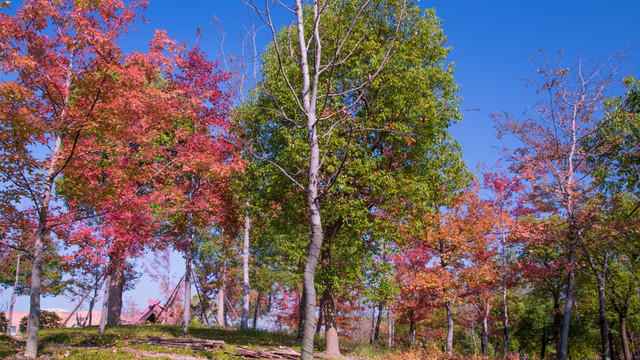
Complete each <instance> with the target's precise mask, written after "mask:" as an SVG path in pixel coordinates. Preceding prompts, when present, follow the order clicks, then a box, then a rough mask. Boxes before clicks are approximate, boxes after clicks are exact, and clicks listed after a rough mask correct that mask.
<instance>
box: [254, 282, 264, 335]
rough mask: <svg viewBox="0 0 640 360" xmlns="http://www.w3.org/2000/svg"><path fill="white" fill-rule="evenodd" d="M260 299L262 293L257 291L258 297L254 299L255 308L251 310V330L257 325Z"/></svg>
mask: <svg viewBox="0 0 640 360" xmlns="http://www.w3.org/2000/svg"><path fill="white" fill-rule="evenodd" d="M260 300H262V293H261V292H260V291H258V298H257V299H256V309H255V310H254V312H253V330H255V329H256V328H257V326H258V312H259V311H260Z"/></svg>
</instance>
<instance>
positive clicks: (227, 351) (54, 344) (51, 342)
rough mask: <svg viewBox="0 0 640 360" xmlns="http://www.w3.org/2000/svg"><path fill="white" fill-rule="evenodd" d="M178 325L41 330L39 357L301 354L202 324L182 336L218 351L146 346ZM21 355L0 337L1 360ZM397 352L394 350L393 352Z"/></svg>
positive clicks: (277, 336)
mask: <svg viewBox="0 0 640 360" xmlns="http://www.w3.org/2000/svg"><path fill="white" fill-rule="evenodd" d="M179 333H180V328H179V325H160V324H157V325H135V326H118V327H114V328H109V329H107V330H106V331H105V333H104V334H102V335H100V334H98V329H97V328H95V327H88V328H64V329H43V330H41V331H40V345H39V355H40V358H44V359H88V360H92V359H96V360H97V359H109V360H120V359H141V358H150V357H153V359H170V360H176V359H181V358H182V359H190V358H191V359H195V357H201V358H202V357H204V358H208V359H239V357H237V356H235V355H234V354H235V348H236V347H237V346H242V347H245V348H255V347H261V348H267V349H268V348H270V347H278V346H286V347H290V348H293V349H296V350H300V345H299V343H298V341H297V340H296V338H295V335H289V334H284V333H271V332H266V331H255V330H239V329H236V328H217V327H206V326H202V325H193V326H190V327H189V331H188V335H187V337H191V338H200V339H212V340H223V341H224V342H225V345H224V347H223V349H222V350H207V351H196V350H190V349H176V348H167V347H163V346H160V345H151V344H148V343H146V341H147V340H148V338H149V337H151V336H157V337H163V338H175V337H179V335H180V334H179ZM316 344H317V345H319V346H318V348H317V350H316V351H323V349H322V344H323V341H322V339H320V338H317V339H316ZM341 345H342V346H341V347H342V348H343V353H344V354H345V355H347V356H349V357H350V358H356V359H372V360H373V359H388V358H389V357H391V356H392V355H393V352H394V350H390V349H387V348H386V347H384V346H381V347H374V346H370V345H368V344H350V343H348V342H343V343H341ZM21 351H24V341H18V340H16V339H13V338H11V337H8V336H0V358H2V359H6V358H12V357H14V356H16V354H17V353H18V352H21ZM396 351H397V350H396Z"/></svg>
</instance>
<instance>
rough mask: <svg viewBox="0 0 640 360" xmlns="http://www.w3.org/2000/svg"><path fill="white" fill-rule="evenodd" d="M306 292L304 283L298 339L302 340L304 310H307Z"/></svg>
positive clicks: (299, 310)
mask: <svg viewBox="0 0 640 360" xmlns="http://www.w3.org/2000/svg"><path fill="white" fill-rule="evenodd" d="M305 306H306V305H305V293H304V284H303V289H302V296H301V297H300V303H299V304H298V312H300V318H299V319H298V334H297V340H298V341H300V342H302V335H303V333H304V318H305V316H304V312H305Z"/></svg>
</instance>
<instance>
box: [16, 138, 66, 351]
mask: <svg viewBox="0 0 640 360" xmlns="http://www.w3.org/2000/svg"><path fill="white" fill-rule="evenodd" d="M55 137H56V140H55V142H56V145H55V148H54V150H53V153H52V155H51V160H50V162H49V167H48V169H47V181H46V185H45V192H44V197H43V200H42V203H41V204H40V212H39V214H38V228H37V230H36V236H35V241H34V244H33V261H32V263H31V288H30V289H31V291H30V299H29V321H28V323H27V344H26V347H25V351H24V356H25V357H26V358H29V359H35V358H36V357H37V356H38V329H39V327H40V294H41V289H40V287H41V286H42V257H43V254H44V240H45V236H46V233H47V232H48V229H47V221H48V220H49V205H50V203H51V196H52V192H53V184H54V182H55V177H56V171H55V168H54V167H55V163H56V160H57V159H58V154H59V153H60V150H61V149H62V136H61V135H60V134H56V135H55Z"/></svg>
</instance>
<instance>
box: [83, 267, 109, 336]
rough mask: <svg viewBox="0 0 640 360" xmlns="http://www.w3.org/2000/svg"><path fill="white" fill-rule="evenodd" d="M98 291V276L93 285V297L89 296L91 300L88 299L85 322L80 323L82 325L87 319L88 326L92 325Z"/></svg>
mask: <svg viewBox="0 0 640 360" xmlns="http://www.w3.org/2000/svg"><path fill="white" fill-rule="evenodd" d="M101 276H102V275H101ZM105 281H106V279H105ZM98 291H100V278H97V279H96V282H95V283H94V285H93V297H92V298H91V301H89V313H88V314H87V317H86V318H85V322H84V323H83V325H82V326H83V327H84V326H85V325H86V324H87V321H89V326H91V325H93V307H94V306H95V304H96V299H97V298H98Z"/></svg>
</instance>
